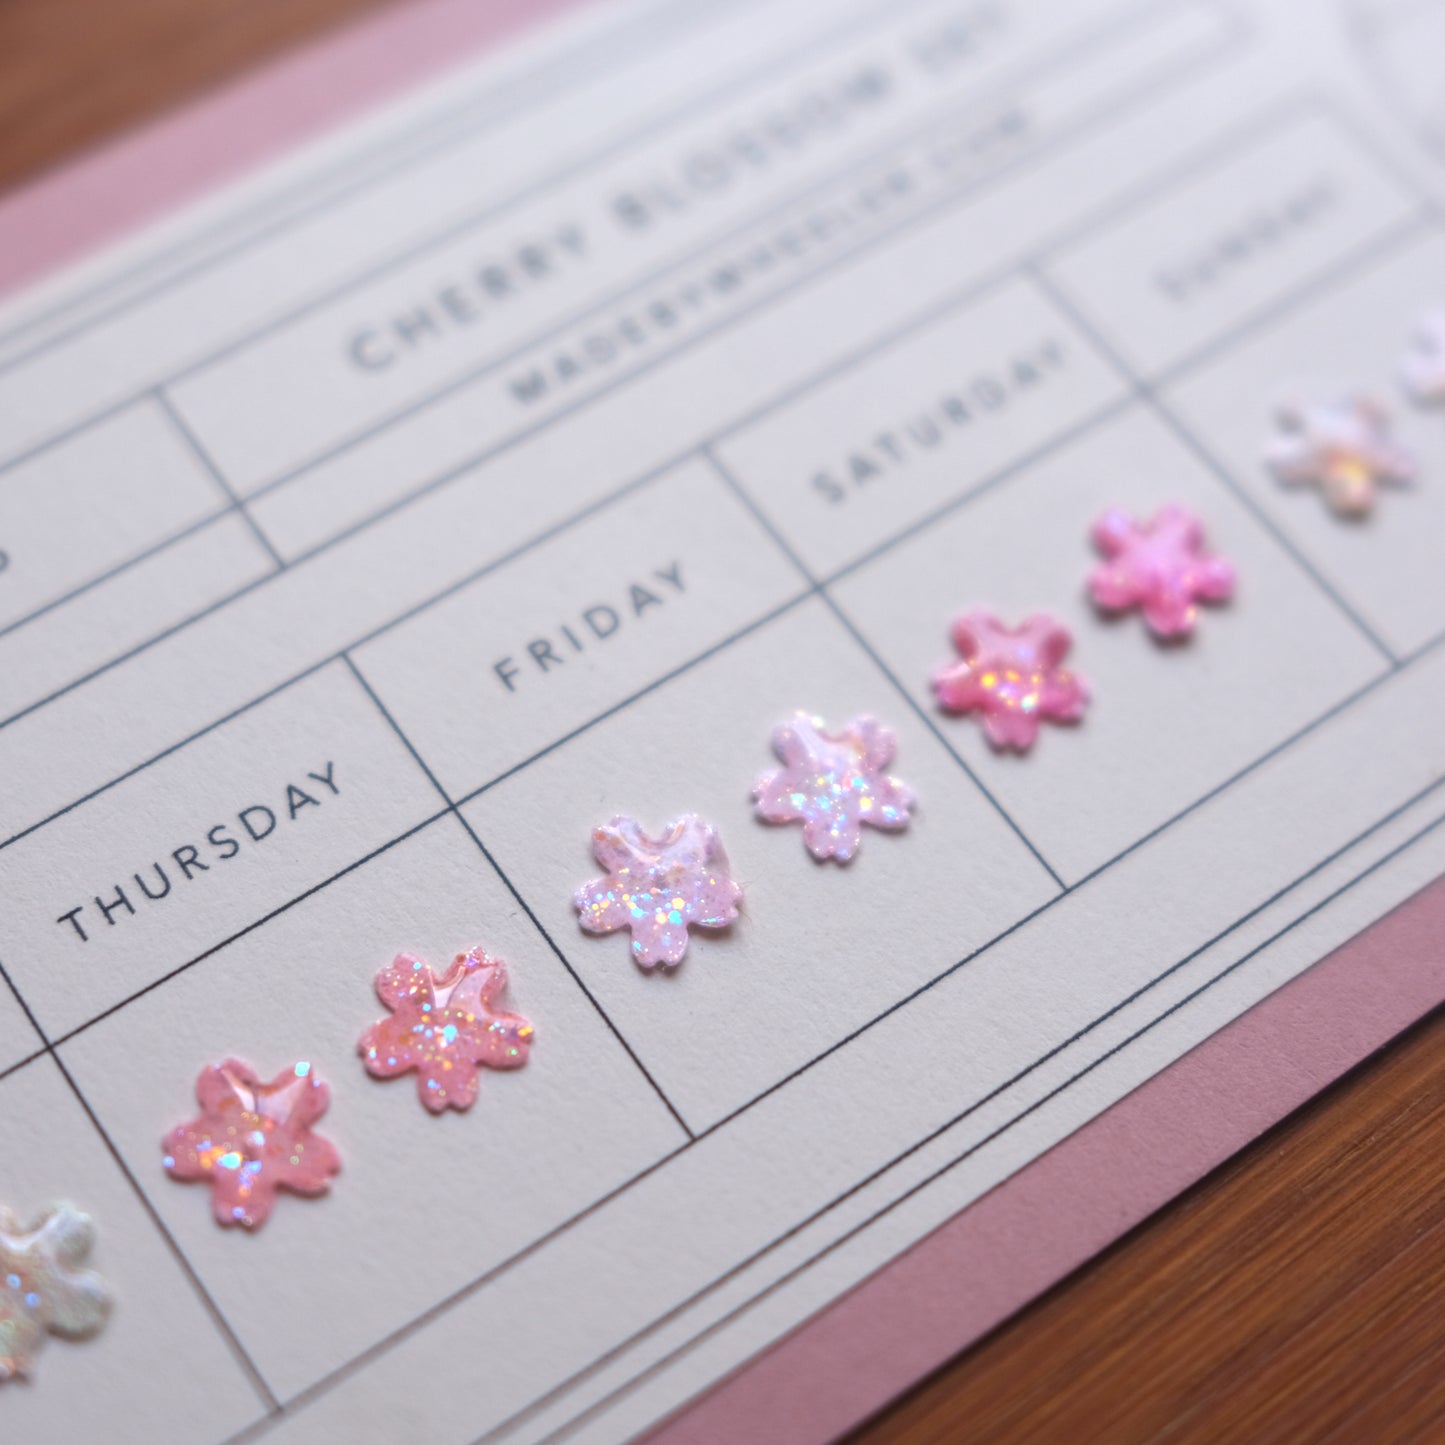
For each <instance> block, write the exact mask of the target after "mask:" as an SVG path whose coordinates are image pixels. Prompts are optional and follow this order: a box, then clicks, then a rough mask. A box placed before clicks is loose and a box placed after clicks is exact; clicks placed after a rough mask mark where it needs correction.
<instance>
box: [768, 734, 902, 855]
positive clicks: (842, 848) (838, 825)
mask: <svg viewBox="0 0 1445 1445" xmlns="http://www.w3.org/2000/svg"><path fill="white" fill-rule="evenodd" d="M896 750H897V744H896V740H895V739H894V736H893V733H892V731H891V730H890V729H888V728H886V727H884V726H883V724H882V723H880V722H879V721H878V719H877V718H872V717H855V718H854V719H853V720H852V722H850V723H848V724H847V725H846V726H845V727H844V728H842V729H841V731H839V732H828V731H827V729H826V728H825V726H824V724H823V720H822V718H817V717H812V716H810V715H809V714H808V713H805V712H797V713H794V714H793V716H792V717H791V718H789V720H788V721H787V722H785V723H783V724H781V725H780V726H779V727H777V728H776V729H775V730H774V732H773V751H774V752H775V753H777V755H778V758H779V760H780V761H781V762H782V764H783V766H782V768H780V769H779V770H778V771H777V772H774V773H764V774H763V776H762V777H760V778H759V779H758V781H757V784H756V786H755V787H754V788H753V797H754V798H755V799H756V800H757V805H758V814H759V816H760V817H763V818H766V819H767V821H768V822H770V823H796V822H801V823H802V825H803V842H804V843H805V844H806V845H807V848H808V851H809V852H810V853H811V854H812V855H813V857H815V858H817V859H820V860H821V859H824V858H836V859H837V860H838V862H840V863H846V862H848V861H849V859H851V858H852V857H853V855H854V854H855V853H856V852H857V851H858V844H859V842H860V841H861V839H862V832H863V824H864V823H867V824H868V825H869V826H870V827H874V828H882V829H885V830H886V831H888V832H893V833H897V832H901V831H902V830H903V829H904V828H906V827H907V826H908V822H909V818H908V810H909V808H911V807H912V806H913V794H912V793H911V792H910V791H909V789H908V788H907V787H905V786H904V784H902V783H900V782H899V781H898V779H897V778H890V777H889V776H888V775H887V773H886V772H885V769H886V768H887V767H888V765H889V764H890V763H891V762H892V761H893V755H894V753H895V751H896Z"/></svg>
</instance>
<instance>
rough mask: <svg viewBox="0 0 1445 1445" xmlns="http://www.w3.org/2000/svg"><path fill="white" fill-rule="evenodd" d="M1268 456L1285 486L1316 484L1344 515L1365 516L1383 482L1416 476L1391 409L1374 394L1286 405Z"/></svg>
mask: <svg viewBox="0 0 1445 1445" xmlns="http://www.w3.org/2000/svg"><path fill="white" fill-rule="evenodd" d="M1278 421H1279V428H1280V434H1279V435H1278V436H1277V437H1276V438H1275V439H1274V441H1272V442H1271V443H1270V444H1269V446H1268V447H1267V448H1266V450H1265V454H1264V457H1265V461H1266V463H1267V464H1268V465H1269V467H1270V469H1271V470H1272V471H1273V472H1274V474H1275V476H1276V477H1277V478H1278V479H1279V480H1280V481H1281V482H1282V483H1284V485H1286V486H1314V487H1318V488H1319V489H1320V491H1321V492H1322V493H1323V494H1324V498H1325V501H1326V502H1327V503H1328V504H1329V506H1330V509H1331V510H1332V511H1334V512H1335V513H1337V514H1338V515H1339V516H1342V517H1363V516H1364V515H1366V513H1368V512H1370V511H1371V510H1372V509H1373V508H1374V505H1375V498H1376V495H1377V493H1378V492H1379V489H1380V488H1381V487H1382V486H1385V485H1390V486H1405V485H1407V484H1408V483H1410V482H1412V481H1414V479H1415V471H1416V467H1415V459H1414V457H1412V456H1411V455H1410V453H1409V452H1408V451H1406V450H1405V448H1404V447H1402V446H1400V445H1398V444H1397V443H1396V442H1395V441H1394V440H1392V439H1391V436H1390V414H1389V411H1388V410H1387V409H1386V407H1385V406H1384V404H1383V403H1381V402H1379V401H1376V400H1375V399H1374V398H1372V397H1353V398H1351V399H1350V400H1348V401H1340V402H1315V403H1313V404H1311V405H1300V404H1297V403H1296V404H1292V405H1289V406H1286V407H1283V408H1281V410H1280V413H1279V417H1278Z"/></svg>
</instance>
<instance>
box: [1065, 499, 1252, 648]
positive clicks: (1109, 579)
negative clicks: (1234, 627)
mask: <svg viewBox="0 0 1445 1445" xmlns="http://www.w3.org/2000/svg"><path fill="white" fill-rule="evenodd" d="M1092 536H1093V539H1094V545H1095V546H1096V547H1097V548H1098V549H1099V551H1100V552H1102V553H1103V554H1104V556H1105V557H1106V558H1107V559H1108V560H1107V561H1104V562H1101V563H1100V564H1099V565H1098V566H1097V567H1096V568H1095V569H1094V570H1093V572H1092V573H1091V574H1090V576H1089V591H1090V593H1091V594H1092V596H1093V598H1094V601H1095V602H1096V603H1097V604H1098V605H1099V606H1100V607H1102V608H1103V609H1104V610H1105V611H1106V612H1124V611H1127V610H1128V609H1130V608H1132V607H1139V608H1142V609H1143V612H1144V620H1145V621H1146V622H1147V623H1148V624H1149V627H1150V629H1151V630H1152V631H1153V632H1154V634H1155V636H1157V637H1187V636H1188V635H1189V634H1190V633H1191V632H1193V631H1194V619H1195V616H1196V614H1197V612H1198V610H1199V609H1198V608H1197V607H1196V606H1195V604H1196V603H1197V602H1223V601H1224V600H1225V599H1226V598H1228V597H1229V596H1230V595H1231V594H1232V593H1233V592H1234V568H1233V567H1232V566H1231V565H1230V564H1229V563H1228V562H1226V561H1225V560H1224V559H1223V558H1222V557H1211V556H1209V555H1208V554H1206V553H1205V551H1204V528H1203V526H1202V525H1201V524H1200V521H1199V518H1198V517H1196V516H1195V515H1194V514H1193V513H1192V512H1188V511H1186V510H1185V509H1184V508H1183V507H1175V506H1168V507H1161V508H1160V509H1159V511H1158V512H1156V513H1155V514H1154V517H1153V518H1152V520H1150V521H1148V522H1136V521H1135V520H1134V519H1133V518H1132V517H1131V516H1130V515H1129V514H1128V513H1127V512H1125V511H1122V510H1120V509H1119V508H1118V507H1111V508H1110V509H1109V510H1108V511H1107V512H1105V513H1104V515H1103V516H1102V517H1100V518H1099V520H1098V521H1097V522H1095V523H1094V530H1093V533H1092Z"/></svg>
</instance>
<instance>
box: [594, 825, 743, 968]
mask: <svg viewBox="0 0 1445 1445" xmlns="http://www.w3.org/2000/svg"><path fill="white" fill-rule="evenodd" d="M592 852H593V855H594V856H595V857H596V859H597V861H598V862H599V863H600V864H601V865H602V867H603V868H605V869H606V870H607V876H606V877H605V878H594V879H593V880H592V882H590V883H586V884H584V885H583V886H582V887H581V888H579V889H578V890H577V893H576V895H575V897H574V898H573V905H574V906H575V907H576V909H577V912H578V914H579V915H580V921H581V924H582V927H583V928H584V929H586V931H587V932H588V933H614V932H616V931H617V930H618V929H619V928H626V929H629V930H630V931H631V933H632V957H633V958H634V959H635V960H636V961H637V962H638V963H639V964H641V965H642V967H643V968H651V967H652V966H653V965H654V964H657V963H663V964H668V965H673V964H677V963H680V962H681V961H682V958H683V955H684V954H685V953H686V952H687V944H688V929H689V928H726V927H727V926H728V924H730V923H732V922H733V920H734V919H736V918H737V916H738V908H737V905H738V900H739V899H740V898H741V897H742V889H741V888H739V887H738V885H737V884H736V883H734V882H733V880H732V877H731V875H730V874H729V872H728V861H727V856H726V854H724V852H723V848H722V844H721V842H719V840H718V836H717V830H716V829H715V828H714V827H713V826H712V824H711V823H708V822H705V821H704V820H703V819H701V818H698V817H696V816H694V815H692V814H688V815H686V816H685V817H681V818H677V819H675V820H674V821H673V822H671V823H669V824H668V825H667V827H666V828H665V829H664V830H663V833H662V836H661V837H659V838H652V837H649V836H648V835H647V834H646V833H644V832H643V831H642V828H641V825H640V824H639V823H638V822H637V820H636V819H634V818H623V817H618V818H614V819H613V820H612V821H611V822H610V823H608V824H606V825H605V826H604V827H601V828H595V829H593V832H592Z"/></svg>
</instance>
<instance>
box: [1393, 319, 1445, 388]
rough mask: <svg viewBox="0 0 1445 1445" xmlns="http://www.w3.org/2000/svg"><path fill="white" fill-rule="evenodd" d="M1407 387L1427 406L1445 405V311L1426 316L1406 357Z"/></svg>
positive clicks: (1417, 329) (1416, 331)
mask: <svg viewBox="0 0 1445 1445" xmlns="http://www.w3.org/2000/svg"><path fill="white" fill-rule="evenodd" d="M1403 370H1404V374H1405V385H1406V386H1407V387H1409V389H1410V395H1411V396H1413V397H1414V398H1415V400H1416V401H1418V402H1420V403H1421V404H1422V405H1425V406H1445V309H1442V310H1440V311H1436V312H1435V313H1434V314H1433V315H1430V316H1427V317H1425V318H1424V319H1423V320H1422V321H1421V322H1420V325H1419V326H1418V327H1417V328H1416V330H1415V342H1414V345H1413V347H1412V348H1411V349H1410V352H1409V353H1408V355H1407V356H1406V357H1405V365H1404V368H1403Z"/></svg>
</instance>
